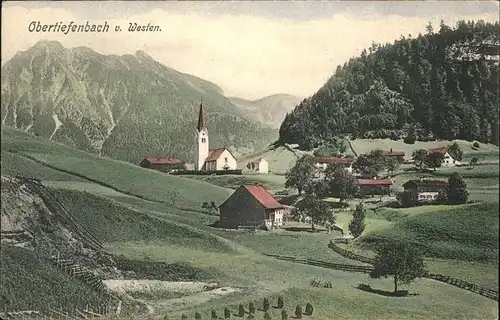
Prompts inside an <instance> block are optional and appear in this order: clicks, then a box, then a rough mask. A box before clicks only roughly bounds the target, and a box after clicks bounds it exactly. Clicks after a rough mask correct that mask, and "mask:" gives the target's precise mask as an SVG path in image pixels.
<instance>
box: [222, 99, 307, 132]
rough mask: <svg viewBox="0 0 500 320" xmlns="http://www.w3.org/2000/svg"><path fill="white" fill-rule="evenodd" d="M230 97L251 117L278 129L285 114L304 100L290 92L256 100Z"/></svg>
mask: <svg viewBox="0 0 500 320" xmlns="http://www.w3.org/2000/svg"><path fill="white" fill-rule="evenodd" d="M228 99H229V100H230V101H231V102H232V103H233V104H234V105H235V106H237V107H238V108H239V109H240V110H241V111H242V112H243V113H245V114H247V115H248V116H249V117H250V118H251V119H253V120H255V121H258V122H260V123H262V124H264V125H268V126H270V127H272V128H276V129H279V127H280V125H281V123H282V122H283V119H285V115H286V114H287V113H288V112H290V111H292V110H293V108H295V106H297V105H298V104H299V103H300V102H301V101H302V98H299V97H296V96H292V95H289V94H274V95H272V96H268V97H264V98H261V99H258V100H254V101H250V100H245V99H241V98H235V97H230V98H228Z"/></svg>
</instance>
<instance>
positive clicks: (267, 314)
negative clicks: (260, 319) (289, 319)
mask: <svg viewBox="0 0 500 320" xmlns="http://www.w3.org/2000/svg"><path fill="white" fill-rule="evenodd" d="M264 320H271V315H270V314H269V312H268V311H266V313H265V314H264Z"/></svg>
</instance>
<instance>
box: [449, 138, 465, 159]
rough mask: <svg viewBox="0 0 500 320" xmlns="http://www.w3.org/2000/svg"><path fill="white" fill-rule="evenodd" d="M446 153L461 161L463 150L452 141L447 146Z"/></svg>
mask: <svg viewBox="0 0 500 320" xmlns="http://www.w3.org/2000/svg"><path fill="white" fill-rule="evenodd" d="M448 153H449V154H450V156H451V157H452V158H453V159H455V160H457V161H462V157H463V152H462V149H461V148H460V146H459V145H458V143H456V142H453V143H452V144H451V145H450V146H449V147H448Z"/></svg>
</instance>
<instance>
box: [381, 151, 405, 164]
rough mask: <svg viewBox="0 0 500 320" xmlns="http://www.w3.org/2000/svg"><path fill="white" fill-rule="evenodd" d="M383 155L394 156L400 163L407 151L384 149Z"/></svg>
mask: <svg viewBox="0 0 500 320" xmlns="http://www.w3.org/2000/svg"><path fill="white" fill-rule="evenodd" d="M382 155H384V156H385V157H389V158H394V159H396V160H398V161H399V162H400V163H402V162H403V161H404V157H405V153H404V152H403V151H393V150H392V149H391V150H389V151H382Z"/></svg>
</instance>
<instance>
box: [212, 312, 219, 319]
mask: <svg viewBox="0 0 500 320" xmlns="http://www.w3.org/2000/svg"><path fill="white" fill-rule="evenodd" d="M217 318H218V317H217V312H216V311H215V310H212V320H215V319H217Z"/></svg>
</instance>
